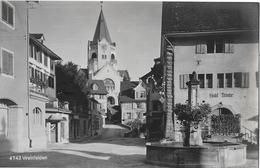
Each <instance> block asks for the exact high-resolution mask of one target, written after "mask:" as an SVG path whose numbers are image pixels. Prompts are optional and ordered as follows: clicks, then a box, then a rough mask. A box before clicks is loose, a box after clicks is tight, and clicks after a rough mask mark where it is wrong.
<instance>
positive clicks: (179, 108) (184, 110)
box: [174, 103, 211, 146]
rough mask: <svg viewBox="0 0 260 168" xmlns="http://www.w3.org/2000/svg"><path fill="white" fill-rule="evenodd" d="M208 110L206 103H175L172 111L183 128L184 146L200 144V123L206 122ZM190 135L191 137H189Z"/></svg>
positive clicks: (208, 106) (209, 109) (209, 110)
mask: <svg viewBox="0 0 260 168" xmlns="http://www.w3.org/2000/svg"><path fill="white" fill-rule="evenodd" d="M210 112H211V108H210V105H209V104H206V103H202V104H197V105H196V106H191V105H189V104H180V103H179V104H176V106H175V107H174V113H175V114H176V116H177V120H179V121H180V122H181V125H182V126H183V128H184V130H183V132H184V140H183V145H184V146H190V145H202V137H201V123H206V122H207V119H208V114H209V113H210ZM191 135H192V136H191ZM191 137H192V138H193V139H191ZM191 142H192V144H191Z"/></svg>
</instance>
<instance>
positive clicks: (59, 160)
mask: <svg viewBox="0 0 260 168" xmlns="http://www.w3.org/2000/svg"><path fill="white" fill-rule="evenodd" d="M125 131H126V130H125V129H123V128H121V127H119V126H114V125H108V126H106V128H104V129H103V136H99V137H96V138H94V139H91V140H90V139H87V140H83V141H80V142H74V143H69V144H57V145H52V146H50V147H49V148H48V149H47V150H43V151H37V152H36V151H34V152H27V153H16V154H6V155H3V154H2V155H0V166H1V167H86V168H130V167H131V168H132V167H138V168H151V167H152V168H157V167H158V168H163V166H156V165H149V164H146V163H145V152H146V149H145V140H144V139H140V138H124V137H122V135H123V133H124V132H125ZM30 156H32V158H31V160H30V158H29V157H30ZM248 156H249V157H250V159H249V160H248V163H247V165H246V166H245V167H246V168H257V167H258V163H257V153H250V154H249V155H248ZM37 157H38V159H39V160H36V159H37Z"/></svg>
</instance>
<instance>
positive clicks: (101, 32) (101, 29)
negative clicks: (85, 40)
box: [93, 9, 112, 43]
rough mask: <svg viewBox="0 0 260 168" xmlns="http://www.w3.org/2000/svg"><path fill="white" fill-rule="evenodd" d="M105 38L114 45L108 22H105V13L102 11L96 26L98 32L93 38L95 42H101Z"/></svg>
mask: <svg viewBox="0 0 260 168" xmlns="http://www.w3.org/2000/svg"><path fill="white" fill-rule="evenodd" d="M103 38H105V39H106V40H107V41H108V42H109V43H112V40H111V38H110V35H109V32H108V28H107V24H106V20H105V17H104V14H103V11H102V9H101V11H100V14H99V18H98V22H97V26H96V31H95V34H94V37H93V41H94V42H95V41H100V40H102V39H103Z"/></svg>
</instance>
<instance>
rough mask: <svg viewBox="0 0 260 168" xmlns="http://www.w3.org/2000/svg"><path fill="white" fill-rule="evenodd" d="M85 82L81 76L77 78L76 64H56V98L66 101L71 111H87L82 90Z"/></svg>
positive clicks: (85, 98) (85, 99)
mask: <svg viewBox="0 0 260 168" xmlns="http://www.w3.org/2000/svg"><path fill="white" fill-rule="evenodd" d="M86 80H87V79H85V78H84V77H83V76H79V74H78V66H77V65H76V64H74V63H72V62H68V63H66V64H64V65H62V64H61V63H58V64H57V65H56V86H57V87H56V88H57V89H56V92H57V98H58V99H59V100H61V101H68V102H69V103H70V109H71V110H74V111H75V110H76V111H78V109H80V111H82V110H81V109H87V104H88V103H87V97H86V94H85V93H84V92H83V90H82V86H83V85H84V83H85V82H86Z"/></svg>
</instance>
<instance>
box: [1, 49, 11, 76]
mask: <svg viewBox="0 0 260 168" xmlns="http://www.w3.org/2000/svg"><path fill="white" fill-rule="evenodd" d="M1 69H2V71H1V73H3V74H6V75H9V76H13V75H14V55H13V53H11V52H9V51H7V50H4V49H2V68H1Z"/></svg>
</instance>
